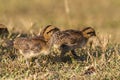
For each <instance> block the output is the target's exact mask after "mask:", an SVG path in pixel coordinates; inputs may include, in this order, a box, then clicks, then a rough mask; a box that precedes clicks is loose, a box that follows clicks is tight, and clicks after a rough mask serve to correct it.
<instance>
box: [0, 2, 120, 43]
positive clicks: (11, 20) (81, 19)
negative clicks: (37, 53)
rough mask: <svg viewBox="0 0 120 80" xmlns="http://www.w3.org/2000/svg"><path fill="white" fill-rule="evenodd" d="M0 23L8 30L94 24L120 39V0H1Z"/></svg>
mask: <svg viewBox="0 0 120 80" xmlns="http://www.w3.org/2000/svg"><path fill="white" fill-rule="evenodd" d="M0 23H2V24H5V25H6V26H7V27H8V29H9V30H10V31H11V32H26V33H30V32H39V31H40V30H41V28H43V27H44V26H46V25H48V24H52V25H55V26H58V27H60V28H61V29H66V28H67V29H69V28H72V29H81V28H82V27H85V26H91V27H93V28H95V30H96V31H97V33H98V34H102V35H108V36H111V41H112V42H120V0H74V1H73V0H60V1H58V0H9V1H8V0H0Z"/></svg>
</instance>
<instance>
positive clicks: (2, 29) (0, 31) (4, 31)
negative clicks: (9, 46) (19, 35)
mask: <svg viewBox="0 0 120 80" xmlns="http://www.w3.org/2000/svg"><path fill="white" fill-rule="evenodd" d="M8 35H9V31H8V28H7V27H6V26H5V25H3V24H0V37H1V38H6V37H7V36H8Z"/></svg>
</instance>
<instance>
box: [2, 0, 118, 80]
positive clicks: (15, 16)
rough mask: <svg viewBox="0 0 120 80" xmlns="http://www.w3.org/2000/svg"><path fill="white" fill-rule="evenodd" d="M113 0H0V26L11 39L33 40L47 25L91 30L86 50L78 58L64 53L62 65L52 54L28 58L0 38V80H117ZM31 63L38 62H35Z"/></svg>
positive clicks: (80, 52)
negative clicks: (94, 37)
mask: <svg viewBox="0 0 120 80" xmlns="http://www.w3.org/2000/svg"><path fill="white" fill-rule="evenodd" d="M119 14H120V1H119V0H99V1H98V0H90V1H89V0H84V1H83V0H74V2H73V1H72V0H61V1H56V0H29V1H28V0H10V1H7V0H0V16H1V18H0V24H4V25H6V26H7V28H8V30H9V32H10V34H9V35H8V36H7V38H5V40H11V39H14V38H15V37H16V35H17V34H18V33H19V34H27V36H33V34H38V33H39V32H40V31H41V29H42V28H43V27H44V26H46V25H49V24H52V25H55V26H57V27H59V28H61V29H62V30H64V29H78V30H80V29H81V28H84V27H86V26H91V27H93V28H94V29H95V30H96V33H97V35H98V37H99V38H100V40H101V42H102V47H100V45H99V43H98V42H97V41H96V40H93V41H94V44H93V45H92V47H90V46H89V45H87V46H86V47H85V48H84V49H77V50H76V51H77V54H78V55H79V56H80V58H81V59H80V60H76V59H74V58H73V56H72V55H71V53H70V52H69V53H67V54H66V56H65V61H60V60H59V56H54V55H52V54H50V55H47V56H39V57H38V58H37V59H33V60H31V66H30V67H29V68H28V67H27V65H26V63H25V60H24V57H23V56H22V55H20V54H19V52H18V51H17V50H15V49H14V48H13V47H12V46H8V47H4V46H3V45H2V44H3V41H4V40H3V39H2V38H0V80H120V32H119V30H120V15H119ZM36 60H38V62H37V63H36Z"/></svg>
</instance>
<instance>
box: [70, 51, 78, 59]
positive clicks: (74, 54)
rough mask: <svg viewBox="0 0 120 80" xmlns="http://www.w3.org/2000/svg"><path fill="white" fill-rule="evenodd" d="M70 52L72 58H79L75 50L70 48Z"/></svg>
mask: <svg viewBox="0 0 120 80" xmlns="http://www.w3.org/2000/svg"><path fill="white" fill-rule="evenodd" d="M71 53H72V55H73V56H74V58H77V59H78V58H79V56H78V55H77V54H76V52H75V50H71Z"/></svg>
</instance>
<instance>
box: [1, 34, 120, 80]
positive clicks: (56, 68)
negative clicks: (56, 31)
mask: <svg viewBox="0 0 120 80" xmlns="http://www.w3.org/2000/svg"><path fill="white" fill-rule="evenodd" d="M13 36H15V35H11V37H10V38H12V37H13ZM100 39H101V42H102V44H103V45H104V50H103V48H100V47H99V46H100V45H99V44H98V45H96V44H93V45H92V47H90V46H87V47H86V48H84V49H77V54H78V55H79V56H80V60H76V59H74V58H73V57H72V56H71V55H70V56H69V55H66V57H65V61H64V62H61V61H60V60H59V56H53V55H48V56H39V57H38V58H37V59H38V61H39V62H38V63H36V62H35V60H34V59H33V61H32V62H31V67H30V68H28V67H27V65H26V64H25V60H24V58H23V56H21V55H20V54H19V53H18V52H17V51H16V50H14V49H13V48H12V47H7V48H6V47H3V46H2V45H1V46H0V72H1V73H0V79H1V80H10V79H11V80H23V79H26V80H40V79H45V80H53V79H54V80H61V79H62V80H63V79H65V80H66V79H70V80H78V79H81V80H90V79H91V80H96V79H98V80H111V79H115V80H119V79H120V73H119V72H120V64H119V63H120V45H119V44H112V43H111V42H110V41H109V42H108V39H109V38H108V37H106V36H102V35H101V36H100ZM104 39H105V40H104ZM94 41H95V40H94ZM95 43H97V42H95ZM68 54H70V53H68ZM90 67H94V69H95V71H93V72H91V73H90V74H85V72H86V71H87V69H88V68H90Z"/></svg>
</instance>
